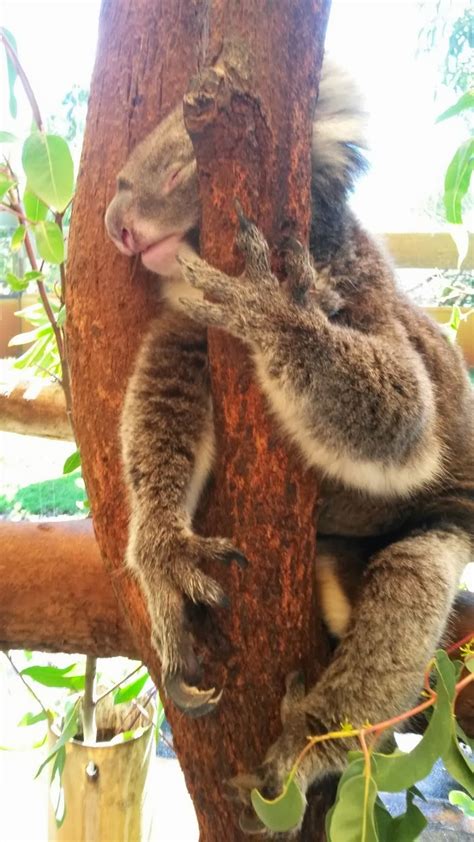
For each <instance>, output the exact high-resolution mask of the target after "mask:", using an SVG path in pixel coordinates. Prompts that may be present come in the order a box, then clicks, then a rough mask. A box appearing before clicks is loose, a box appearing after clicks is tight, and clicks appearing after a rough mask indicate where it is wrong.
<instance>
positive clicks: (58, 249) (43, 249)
mask: <svg viewBox="0 0 474 842" xmlns="http://www.w3.org/2000/svg"><path fill="white" fill-rule="evenodd" d="M34 230H35V238H36V247H37V249H38V251H39V253H40V256H41V257H42V258H43V260H47V261H48V263H54V264H59V263H62V262H63V261H64V239H63V235H62V231H61V229H60V227H59V225H57V224H56V223H55V222H46V221H44V220H43V221H42V222H38V224H37V225H35V229H34Z"/></svg>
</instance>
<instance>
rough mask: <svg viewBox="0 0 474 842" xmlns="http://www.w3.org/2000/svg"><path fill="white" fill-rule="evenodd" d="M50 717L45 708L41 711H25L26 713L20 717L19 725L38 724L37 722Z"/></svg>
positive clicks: (20, 726)
mask: <svg viewBox="0 0 474 842" xmlns="http://www.w3.org/2000/svg"><path fill="white" fill-rule="evenodd" d="M48 718H49V717H48V713H47V711H45V710H40V712H39V713H25V715H24V716H23V717H22V718H21V719H20V721H19V723H18V727H19V728H22V727H25V726H27V725H36V724H37V722H44V720H48Z"/></svg>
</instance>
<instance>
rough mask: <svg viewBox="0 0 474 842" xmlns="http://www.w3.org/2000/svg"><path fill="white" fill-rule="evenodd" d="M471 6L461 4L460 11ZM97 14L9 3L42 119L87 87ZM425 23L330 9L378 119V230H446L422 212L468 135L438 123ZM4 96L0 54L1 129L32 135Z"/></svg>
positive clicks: (95, 8)
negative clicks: (421, 33) (420, 40)
mask: <svg viewBox="0 0 474 842" xmlns="http://www.w3.org/2000/svg"><path fill="white" fill-rule="evenodd" d="M454 6H456V2H454ZM464 6H465V3H464V2H463V0H461V2H460V3H459V8H460V9H461V10H462V9H463V8H464ZM99 8H100V3H99V2H98V0H3V2H2V6H1V11H0V23H1V24H2V25H3V26H6V27H7V28H8V29H10V30H11V31H12V32H13V33H14V35H15V37H16V39H17V43H18V49H19V53H20V56H21V60H22V62H23V64H24V67H25V68H26V70H27V73H28V75H29V78H30V80H31V82H32V84H33V87H34V89H35V91H36V94H37V98H38V100H39V102H40V105H41V108H42V111H43V113H44V114H48V113H49V114H52V113H54V112H55V111H57V110H58V107H59V105H60V103H61V100H62V98H63V97H64V95H65V93H66V92H67V91H68V90H69V89H70V88H71V87H72V86H73V85H74V84H78V85H80V86H82V87H86V88H87V87H88V85H89V80H90V75H91V72H92V67H93V62H94V53H95V45H96V37H97V26H98V15H99ZM420 25H421V18H420V14H419V10H418V3H417V2H415V0H371V1H370V2H368V1H367V0H366V2H361V0H333V3H332V12H331V20H330V26H329V32H328V37H327V41H326V46H327V49H328V51H330V53H331V55H332V56H333V58H335V59H337V60H338V61H339V62H341V63H343V64H345V65H346V66H347V67H348V68H350V69H351V70H352V72H353V73H354V75H355V76H356V78H357V79H358V80H359V82H360V84H361V87H362V90H363V91H364V94H365V96H366V100H367V107H368V110H369V112H370V113H371V123H370V143H371V147H372V155H371V160H372V172H371V174H370V176H369V177H367V178H366V179H365V180H364V183H363V184H362V185H361V187H360V188H359V189H358V192H357V195H356V197H355V205H356V207H357V209H358V211H359V212H360V213H361V215H362V216H363V218H364V220H365V221H366V223H367V224H369V225H370V226H371V227H373V228H375V229H376V230H409V229H410V228H413V227H416V228H418V229H423V228H424V229H427V230H429V229H434V228H436V227H439V224H437V223H436V222H435V221H434V220H433V219H430V218H429V216H428V215H427V214H426V211H424V212H422V213H420V210H419V208H420V205H422V204H424V205H426V201H425V200H426V196H427V195H428V194H429V193H431V192H435V191H436V190H437V188H438V186H439V187H441V185H442V180H443V173H444V169H445V167H446V165H447V164H448V162H449V160H450V157H451V154H452V153H453V152H454V149H455V148H456V146H457V144H458V143H460V142H461V141H462V140H463V139H464V136H463V126H462V125H460V124H456V123H449V122H448V123H446V124H441V125H440V126H437V127H435V126H434V120H435V117H436V115H437V114H439V113H440V112H441V111H442V110H443V108H445V107H446V106H447V105H449V104H451V102H452V101H453V100H454V99H455V96H454V95H453V96H451V95H450V94H449V92H448V91H446V92H445V93H444V95H443V92H442V94H441V96H440V97H438V100H437V101H436V102H435V101H434V99H433V92H434V89H435V85H436V81H437V77H436V73H435V68H434V62H433V61H431V62H430V61H429V60H426V59H425V60H423V61H416V59H415V53H416V44H417V34H418V30H419V28H420ZM295 60H297V57H295ZM5 91H6V87H5V67H4V62H3V59H2V58H1V57H0V92H1V96H0V116H1V125H0V128H1V129H8V130H10V131H13V132H14V133H15V134H17V135H22V134H24V133H25V132H27V131H28V126H29V121H30V117H29V113H28V109H27V108H26V107H21V108H20V116H19V118H18V120H17V121H16V122H13V121H12V120H11V118H10V116H9V114H8V109H7V101H6V100H7V98H6V97H5V96H4V92H5Z"/></svg>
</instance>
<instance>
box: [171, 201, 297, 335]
mask: <svg viewBox="0 0 474 842" xmlns="http://www.w3.org/2000/svg"><path fill="white" fill-rule="evenodd" d="M237 215H238V219H239V229H238V233H237V237H236V244H237V246H238V248H239V250H240V251H241V252H242V254H243V256H244V258H245V270H244V272H243V273H242V275H241V276H240V277H238V278H234V277H231V276H229V275H226V274H225V273H224V272H220V271H219V270H218V269H214V268H213V267H212V266H210V265H209V264H208V263H206V262H205V261H204V260H201V259H200V258H196V259H193V260H191V261H186V260H180V263H181V268H182V272H183V276H184V278H185V280H186V281H187V282H188V283H189V284H190V285H191V286H192V287H194V288H196V289H199V290H201V292H203V293H204V295H206V296H209V299H210V300H207V299H203V300H198V299H182V300H181V306H182V307H183V309H184V310H185V312H186V313H187V314H188V315H189V316H190V317H191V318H192V319H194V321H196V322H198V323H200V324H202V325H204V326H211V327H219V328H222V329H223V330H226V331H228V332H229V333H230V334H232V335H233V336H236V337H238V338H240V339H242V340H244V341H246V342H249V343H250V344H251V345H257V346H258V345H259V343H260V341H261V339H262V331H263V332H265V330H269V331H270V332H271V331H273V329H274V326H275V324H276V323H277V322H278V312H279V304H280V305H281V307H280V310H281V312H283V311H284V310H285V297H284V295H283V293H282V291H281V289H280V285H279V283H278V280H277V278H276V277H275V275H274V274H273V273H272V271H271V267H270V251H269V248H268V245H267V242H266V240H265V238H264V236H263V234H262V233H261V231H260V230H259V229H258V228H257V226H256V225H254V224H253V222H250V220H248V219H247V218H246V217H245V216H244V214H243V213H242V210H241V208H240V206H238V207H237Z"/></svg>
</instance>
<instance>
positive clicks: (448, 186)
mask: <svg viewBox="0 0 474 842" xmlns="http://www.w3.org/2000/svg"><path fill="white" fill-rule="evenodd" d="M473 168H474V140H467V141H465V143H462V144H461V146H459V148H458V149H457V150H456V152H455V153H454V155H453V157H452V159H451V162H450V164H449V166H448V169H447V170H446V175H445V178H444V197H443V200H444V208H445V212H446V219H447V220H448V222H451V223H452V224H454V225H461V224H462V200H463V199H464V197H465V195H466V193H467V191H468V190H469V184H470V181H471V174H472V170H473Z"/></svg>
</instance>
